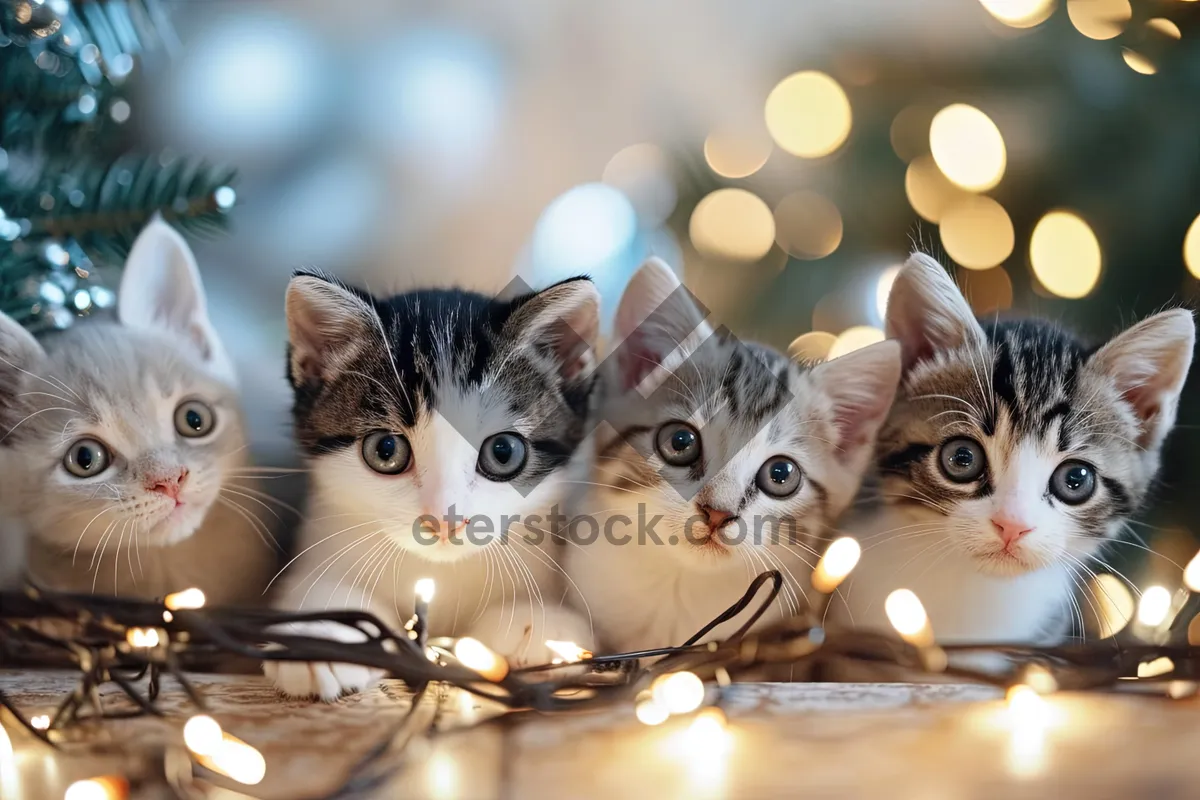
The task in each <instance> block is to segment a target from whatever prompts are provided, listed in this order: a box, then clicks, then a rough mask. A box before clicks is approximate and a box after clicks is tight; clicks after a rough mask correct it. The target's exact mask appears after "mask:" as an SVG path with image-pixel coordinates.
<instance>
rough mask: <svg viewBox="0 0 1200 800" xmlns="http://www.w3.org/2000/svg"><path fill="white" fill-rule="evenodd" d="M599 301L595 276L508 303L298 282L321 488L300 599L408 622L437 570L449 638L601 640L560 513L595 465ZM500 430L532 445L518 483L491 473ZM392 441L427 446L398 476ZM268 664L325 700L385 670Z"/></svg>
mask: <svg viewBox="0 0 1200 800" xmlns="http://www.w3.org/2000/svg"><path fill="white" fill-rule="evenodd" d="M598 306H599V298H598V296H597V294H596V291H595V288H594V287H593V286H592V284H591V282H590V281H588V280H586V279H575V280H569V281H565V282H563V283H560V284H557V285H555V286H552V287H550V288H548V289H546V290H544V291H541V292H536V293H533V294H528V295H524V296H521V297H518V298H516V299H514V300H511V301H506V300H498V299H493V298H490V297H485V296H483V295H479V294H475V293H471V292H464V291H456V290H422V291H414V292H409V293H407V294H401V295H397V296H395V297H392V298H388V299H380V298H375V297H372V296H371V295H369V294H367V293H366V292H362V291H358V290H356V289H352V288H349V287H346V286H344V285H342V284H340V283H338V282H337V281H335V280H332V279H330V278H327V277H324V276H321V275H315V274H300V275H297V276H296V277H295V278H294V279H293V280H292V283H291V285H290V286H289V288H288V294H287V317H288V328H289V335H290V356H289V376H290V380H291V383H292V386H293V387H294V389H295V408H294V417H295V432H296V438H297V440H298V442H299V444H300V447H301V449H302V451H303V453H304V456H305V458H306V459H307V461H308V463H309V465H310V467H311V473H312V488H311V495H310V498H311V499H310V507H309V509H308V521H307V522H306V523H305V525H304V528H303V530H302V531H301V535H300V555H299V556H298V557H297V558H296V559H295V560H294V562H293V563H292V564H291V565H290V566H289V567H288V569H287V570H286V573H285V577H284V582H285V584H286V588H285V591H284V593H283V594H284V599H283V604H284V605H286V606H287V607H290V608H296V609H323V608H327V607H353V608H366V609H369V610H371V611H373V612H374V613H376V614H378V615H379V616H381V617H382V618H383V619H385V620H388V621H389V622H390V623H392V624H396V625H400V624H403V622H404V621H406V620H407V619H408V618H409V617H410V616H411V615H412V612H413V598H414V586H415V584H416V582H417V580H419V579H421V578H426V577H428V578H433V579H434V581H435V583H436V587H437V594H436V597H435V599H434V601H433V604H432V617H431V626H430V627H431V633H432V634H433V635H435V636H442V635H447V636H449V635H453V636H464V635H470V636H473V637H475V638H477V639H480V640H482V641H484V642H485V643H487V644H489V645H490V646H491V647H492V648H493V649H495V650H496V651H498V652H500V653H502V654H504V655H506V656H508V657H510V659H512V660H513V661H514V662H517V663H524V662H526V661H540V660H543V659H545V660H548V659H549V657H550V656H551V655H552V654H551V653H549V652H548V651H547V650H546V648H545V645H544V642H545V640H546V639H566V640H572V641H576V642H578V643H580V644H581V645H585V646H586V644H588V643H589V631H588V629H587V626H586V624H583V623H582V621H581V620H580V619H579V618H578V617H577V616H576V615H574V614H571V613H570V612H569V611H567V610H566V609H565V608H564V607H563V606H562V599H563V598H562V590H561V586H560V580H559V578H558V576H556V574H555V572H556V570H557V564H556V560H555V559H556V557H557V556H556V547H557V544H556V541H555V540H554V538H553V536H552V534H553V533H554V532H553V530H551V527H552V524H553V523H552V516H551V515H552V514H553V513H558V511H559V509H558V506H559V504H560V502H561V501H562V499H563V497H564V495H565V494H566V491H567V488H568V486H569V480H568V475H569V474H570V471H571V468H572V464H575V463H582V464H584V465H585V466H586V462H587V457H586V455H583V456H579V453H580V452H581V445H582V443H583V442H584V440H585V435H586V421H587V418H588V405H589V401H590V397H591V388H592V384H593V382H594V381H593V377H592V374H591V371H592V366H593V364H592V360H593V355H592V346H593V344H594V342H595V338H596V331H597V325H598ZM498 434H516V435H518V436H519V437H520V439H521V440H522V441H523V442H524V443H525V447H526V459H527V460H526V461H525V464H524V466H523V468H522V469H520V471H519V472H518V473H517V474H516V475H515V477H511V478H507V479H495V476H494V475H493V477H489V475H488V474H487V468H486V466H485V463H484V456H485V452H484V451H485V450H486V448H487V447H488V446H489V444H488V443H489V442H490V441H492V440H491V438H490V437H494V436H496V435H498ZM383 435H389V436H392V437H394V439H393V440H392V441H391V444H390V445H389V446H391V447H403V444H401V442H403V443H407V447H408V448H409V449H410V450H411V456H410V458H409V460H408V462H407V463H403V462H400V461H396V462H395V469H396V472H395V474H384V473H381V472H379V471H377V470H375V469H373V468H372V467H371V466H370V464H369V463H368V458H369V457H370V456H371V454H372V453H374V452H375V451H374V450H373V449H372V447H373V444H372V443H373V442H377V441H378V440H379V437H380V436H383ZM372 437H375V438H372ZM401 467H402V469H401ZM451 513H456V514H458V515H461V517H462V518H464V520H469V523H468V522H466V521H459V522H451V521H449V520H447V515H448V514H451ZM518 517H519V520H518V519H517V518H518ZM422 518H424V520H422ZM468 524H469V526H470V527H468ZM472 531H474V532H473V533H472ZM307 630H308V632H310V633H314V634H316V635H326V636H338V635H344V634H342V633H341V632H340V631H339V630H338V629H337V628H334V627H329V626H324V627H322V626H320V625H317V626H309V627H308V628H307ZM265 670H266V672H267V674H268V675H269V676H270V677H271V678H272V679H273V680H274V681H275V684H276V686H277V687H278V688H279V689H280V690H281V691H283V692H284V693H286V694H289V695H294V696H312V695H316V696H320V697H321V698H323V699H326V700H328V699H332V698H334V697H337V696H338V695H339V694H341V693H342V692H344V691H351V690H358V689H361V688H363V687H364V686H365V685H367V684H368V683H369V682H370V681H371V680H372V678H373V677H374V676H373V675H371V674H370V673H368V672H367V671H366V670H363V669H359V668H356V667H353V666H349V665H345V664H324V665H311V666H310V665H305V664H277V663H268V664H266V665H265Z"/></svg>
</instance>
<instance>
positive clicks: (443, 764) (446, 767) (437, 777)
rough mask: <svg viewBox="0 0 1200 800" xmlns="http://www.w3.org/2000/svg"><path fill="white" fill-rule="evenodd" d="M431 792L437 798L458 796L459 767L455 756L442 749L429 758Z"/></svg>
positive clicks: (436, 799) (440, 799)
mask: <svg viewBox="0 0 1200 800" xmlns="http://www.w3.org/2000/svg"><path fill="white" fill-rule="evenodd" d="M429 793H430V795H431V796H432V797H434V798H435V800H443V799H444V798H451V797H457V796H458V767H457V766H456V765H455V763H454V758H453V756H451V755H450V754H449V753H447V752H445V751H443V750H440V749H439V750H438V751H437V752H435V753H434V754H433V756H432V757H431V758H430V759H429Z"/></svg>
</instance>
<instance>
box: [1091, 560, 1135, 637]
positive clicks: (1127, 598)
mask: <svg viewBox="0 0 1200 800" xmlns="http://www.w3.org/2000/svg"><path fill="white" fill-rule="evenodd" d="M1090 588H1091V596H1092V600H1093V602H1094V603H1095V613H1096V617H1097V619H1096V627H1097V633H1099V635H1100V636H1101V637H1105V638H1106V637H1109V636H1116V635H1117V634H1118V633H1120V632H1121V631H1122V630H1124V628H1125V626H1126V625H1128V624H1129V620H1131V619H1133V613H1134V610H1135V605H1136V604H1135V603H1134V601H1133V593H1132V592H1130V591H1129V587H1128V586H1126V585H1125V583H1124V581H1122V580H1121V579H1120V578H1118V577H1117V576H1116V575H1113V574H1112V573H1111V572H1104V573H1101V574H1099V575H1097V576H1096V577H1094V578H1092V581H1091V587H1090Z"/></svg>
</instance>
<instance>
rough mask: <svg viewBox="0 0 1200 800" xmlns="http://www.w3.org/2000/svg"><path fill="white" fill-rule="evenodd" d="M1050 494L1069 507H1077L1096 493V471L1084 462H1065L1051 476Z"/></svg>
mask: <svg viewBox="0 0 1200 800" xmlns="http://www.w3.org/2000/svg"><path fill="white" fill-rule="evenodd" d="M1050 492H1051V494H1053V495H1054V496H1055V497H1057V498H1058V499H1059V500H1062V501H1063V502H1064V503H1066V504H1067V505H1070V506H1077V505H1079V504H1080V503H1083V502H1085V501H1087V500H1088V499H1089V498H1090V497H1091V496H1092V495H1094V494H1095V493H1096V470H1094V469H1092V466H1091V464H1085V463H1084V462H1082V461H1064V462H1063V463H1061V464H1059V465H1058V469H1056V470H1054V474H1053V475H1051V476H1050Z"/></svg>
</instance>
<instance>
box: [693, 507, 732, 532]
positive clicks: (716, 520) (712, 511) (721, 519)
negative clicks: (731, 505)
mask: <svg viewBox="0 0 1200 800" xmlns="http://www.w3.org/2000/svg"><path fill="white" fill-rule="evenodd" d="M700 513H702V514H704V519H705V521H706V522H708V529H709V530H710V531H715V530H717V529H718V528H720V527H721V526H722V525H724V524H725V523H726V522H729V520H731V519H733V517H734V514H733V512H731V511H726V510H724V509H721V508H713V507H712V506H704V505H702V506H700Z"/></svg>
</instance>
